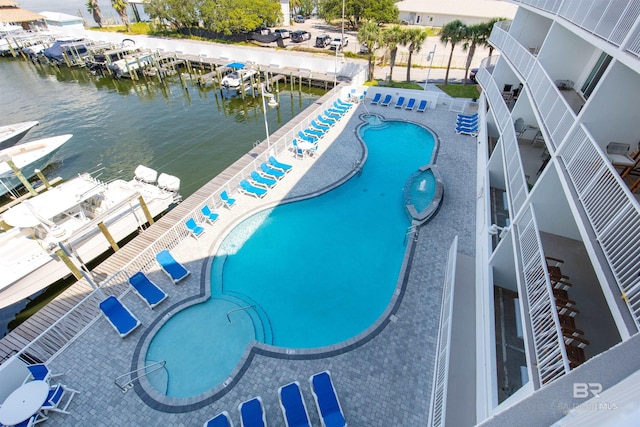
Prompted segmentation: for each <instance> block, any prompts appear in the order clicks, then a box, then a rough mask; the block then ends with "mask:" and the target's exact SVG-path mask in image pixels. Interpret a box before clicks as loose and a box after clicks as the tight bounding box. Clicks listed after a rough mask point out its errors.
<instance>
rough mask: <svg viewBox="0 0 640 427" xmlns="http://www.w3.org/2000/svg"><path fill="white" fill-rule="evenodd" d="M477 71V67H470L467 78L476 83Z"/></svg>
mask: <svg viewBox="0 0 640 427" xmlns="http://www.w3.org/2000/svg"><path fill="white" fill-rule="evenodd" d="M477 72H478V69H477V68H472V69H471V71H470V72H469V80H471V81H472V82H474V83H476V73H477Z"/></svg>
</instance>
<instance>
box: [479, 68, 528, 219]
mask: <svg viewBox="0 0 640 427" xmlns="http://www.w3.org/2000/svg"><path fill="white" fill-rule="evenodd" d="M476 79H478V82H480V85H481V86H482V90H483V92H484V93H485V96H486V97H487V100H488V101H489V104H490V105H491V110H492V112H493V115H494V117H495V119H496V123H497V125H498V127H499V128H500V132H501V135H502V136H501V140H502V150H503V158H504V162H505V163H504V165H505V172H506V175H507V176H506V184H507V185H506V186H507V200H508V203H509V212H511V213H512V214H513V216H514V217H515V216H516V215H517V213H518V212H519V211H520V209H522V207H523V206H524V203H525V201H526V199H527V194H528V189H527V180H526V178H525V174H524V169H523V167H522V159H521V158H520V149H519V147H518V139H517V138H516V133H515V128H514V127H513V121H512V118H511V114H510V112H509V109H508V108H507V105H506V104H505V102H504V99H503V98H502V93H501V92H500V90H499V89H498V85H497V83H496V82H495V80H494V79H493V77H492V75H491V74H489V72H488V71H487V69H486V68H484V67H480V68H479V69H478V74H477V75H476Z"/></svg>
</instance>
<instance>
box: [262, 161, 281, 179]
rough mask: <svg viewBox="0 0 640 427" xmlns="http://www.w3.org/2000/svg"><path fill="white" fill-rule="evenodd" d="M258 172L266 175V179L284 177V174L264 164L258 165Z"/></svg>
mask: <svg viewBox="0 0 640 427" xmlns="http://www.w3.org/2000/svg"><path fill="white" fill-rule="evenodd" d="M260 171H261V172H262V174H263V175H266V176H267V178H275V179H281V178H282V177H283V176H284V172H282V171H279V170H278V169H274V168H272V167H271V166H269V165H268V164H266V163H265V162H262V163H260Z"/></svg>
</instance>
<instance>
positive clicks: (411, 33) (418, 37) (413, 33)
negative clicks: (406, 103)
mask: <svg viewBox="0 0 640 427" xmlns="http://www.w3.org/2000/svg"><path fill="white" fill-rule="evenodd" d="M405 32H406V35H407V36H406V40H407V44H408V45H409V46H408V49H409V59H408V60H407V81H408V82H410V81H411V55H413V54H414V52H416V53H417V52H420V49H422V45H423V44H424V41H425V40H426V39H427V32H426V31H425V30H423V29H422V28H415V27H414V28H409V29H407V30H406V31H405Z"/></svg>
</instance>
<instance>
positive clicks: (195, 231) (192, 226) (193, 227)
mask: <svg viewBox="0 0 640 427" xmlns="http://www.w3.org/2000/svg"><path fill="white" fill-rule="evenodd" d="M185 225H186V226H187V228H188V229H189V231H190V232H191V235H192V236H193V237H194V238H195V239H196V240H198V237H200V236H202V233H204V227H203V226H201V225H198V223H197V222H196V220H195V219H193V218H189V219H188V220H187V221H185Z"/></svg>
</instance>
